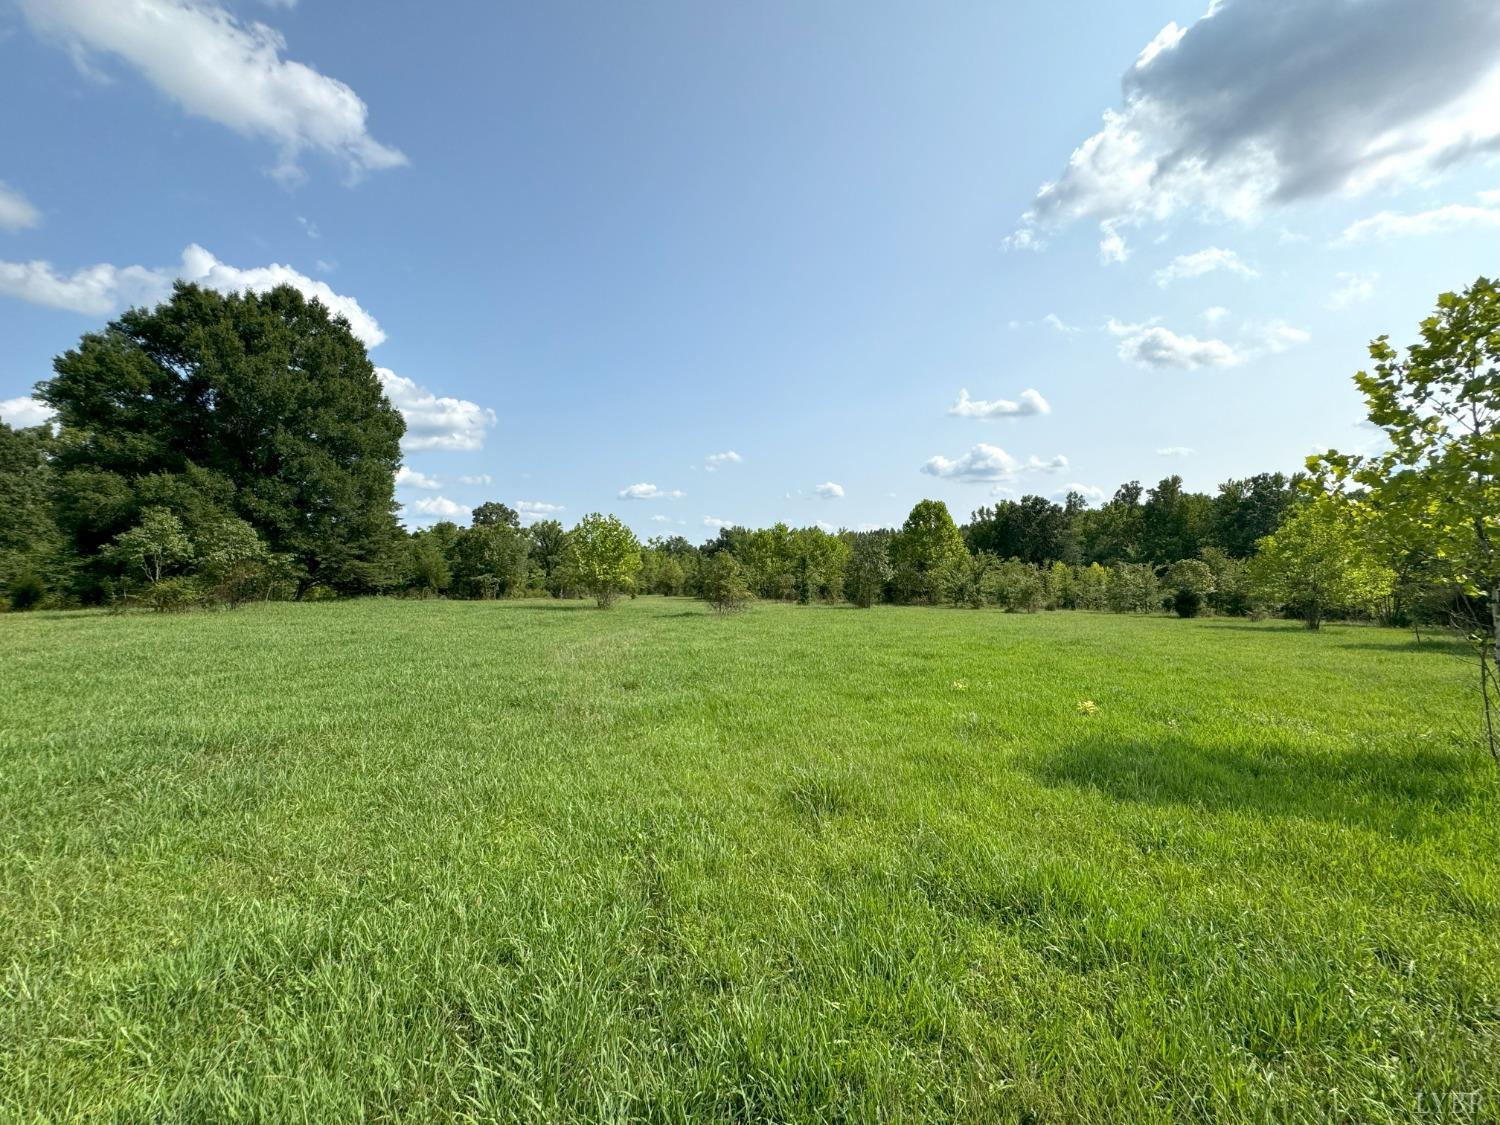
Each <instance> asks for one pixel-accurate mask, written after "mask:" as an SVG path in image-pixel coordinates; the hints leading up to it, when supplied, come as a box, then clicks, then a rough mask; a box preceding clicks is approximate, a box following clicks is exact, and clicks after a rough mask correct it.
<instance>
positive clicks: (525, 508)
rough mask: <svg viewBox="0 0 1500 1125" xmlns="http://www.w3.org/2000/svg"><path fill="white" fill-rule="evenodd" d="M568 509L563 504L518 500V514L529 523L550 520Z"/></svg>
mask: <svg viewBox="0 0 1500 1125" xmlns="http://www.w3.org/2000/svg"><path fill="white" fill-rule="evenodd" d="M566 511H567V508H565V507H563V505H561V504H548V503H547V502H545V501H543V500H517V501H516V512H517V513H518V514H519V515H520V517H521V518H522V519H523V520H525V521H526V522H527V523H535V522H536V521H537V520H542V519H550V518H551V517H553V516H556V515H558V514H559V513H561V512H566Z"/></svg>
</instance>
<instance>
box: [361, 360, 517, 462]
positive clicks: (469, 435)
mask: <svg viewBox="0 0 1500 1125" xmlns="http://www.w3.org/2000/svg"><path fill="white" fill-rule="evenodd" d="M375 374H376V375H377V376H379V378H380V385H381V388H382V389H383V390H384V391H385V397H386V398H388V399H390V400H391V405H392V406H394V407H395V408H396V409H397V410H399V411H401V414H402V416H403V417H404V418H405V419H406V436H405V437H403V438H402V439H401V447H402V448H403V449H405V450H408V451H413V450H419V449H459V450H462V449H480V448H482V447H483V446H484V434H485V431H486V430H487V429H489V428H490V427H491V426H493V425H494V424H495V421H496V419H495V412H494V411H493V410H490V409H487V408H486V407H483V406H480V405H479V404H478V403H475V402H469V401H468V400H466V399H461V398H449V397H446V396H439V395H435V394H433V393H432V392H431V391H429V390H428V389H427V388H426V387H423V386H420V385H418V384H417V383H416V382H414V381H413V380H411V379H408V378H406V377H405V376H402V375H397V374H396V373H395V372H394V371H392V370H391V369H390V368H388V367H377V368H376V369H375Z"/></svg>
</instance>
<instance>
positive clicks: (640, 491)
mask: <svg viewBox="0 0 1500 1125" xmlns="http://www.w3.org/2000/svg"><path fill="white" fill-rule="evenodd" d="M684 495H685V493H682V492H679V491H678V490H676V489H673V490H672V491H670V492H668V491H666V490H664V489H660V488H657V487H656V485H654V484H645V483H642V484H632V485H628V486H626V487H625V488H622V489H620V492H619V497H620V499H621V500H681V499H682V497H683V496H684Z"/></svg>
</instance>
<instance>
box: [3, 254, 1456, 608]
mask: <svg viewBox="0 0 1500 1125" xmlns="http://www.w3.org/2000/svg"><path fill="white" fill-rule="evenodd" d="M53 366H54V374H53V377H52V378H51V379H50V380H48V381H45V382H43V383H40V384H38V387H37V395H38V397H39V398H40V399H41V400H42V401H43V402H45V403H46V404H47V405H48V406H50V407H51V408H52V409H53V411H54V412H55V418H54V421H53V423H52V424H51V425H49V426H41V427H35V428H32V429H25V430H15V429H12V428H10V427H8V426H5V425H3V424H0V599H3V603H4V604H7V605H9V606H10V607H11V608H15V609H24V608H31V607H34V606H38V605H53V606H72V605H97V604H108V605H116V606H119V605H129V604H145V605H150V606H152V607H154V608H157V609H171V608H179V607H185V606H190V605H197V604H204V603H217V604H231V605H232V604H236V603H239V602H242V601H245V600H249V599H272V598H276V599H281V598H302V599H309V598H320V597H340V596H350V595H361V594H397V595H415V596H447V597H460V598H500V597H516V596H523V595H548V596H553V597H570V596H582V595H588V596H591V597H595V598H596V599H597V600H598V601H599V603H600V604H601V605H607V604H609V603H610V602H611V601H612V600H614V598H615V597H616V596H618V595H620V594H630V593H650V594H666V595H684V594H685V595H691V596H698V597H703V598H705V599H707V600H708V601H710V602H711V603H712V604H713V605H714V606H715V607H716V608H721V609H734V608H738V607H739V606H741V605H743V604H744V603H745V602H746V601H747V600H748V599H750V598H752V597H755V598H761V599H774V600H782V601H800V602H832V601H841V600H847V601H849V602H852V603H854V604H855V605H860V606H869V605H873V604H875V603H877V602H893V603H900V604H950V605H960V606H986V605H993V606H1000V607H1003V608H1005V609H1008V610H1014V611H1034V610H1041V609H1052V608H1057V609H1110V610H1116V611H1121V612H1151V611H1156V610H1160V609H1163V608H1170V609H1174V610H1176V612H1178V613H1179V614H1182V615H1184V616H1191V615H1194V614H1196V613H1198V612H1200V611H1202V610H1203V609H1205V608H1207V609H1211V610H1214V611H1217V612H1220V613H1227V614H1243V613H1248V612H1251V611H1252V610H1253V609H1256V608H1263V609H1266V610H1270V611H1284V612H1289V613H1292V614H1294V615H1297V616H1301V617H1303V618H1304V620H1306V621H1307V622H1308V623H1309V624H1310V625H1313V626H1314V627H1315V626H1316V624H1317V622H1318V621H1319V620H1321V619H1322V618H1323V617H1324V616H1327V615H1329V614H1336V613H1344V614H1349V615H1376V616H1380V617H1383V618H1385V619H1388V620H1402V619H1405V618H1407V617H1409V616H1411V614H1412V613H1414V612H1421V607H1422V605H1423V604H1424V602H1423V599H1424V598H1426V597H1428V595H1429V594H1430V592H1431V591H1430V587H1431V582H1430V581H1428V579H1427V577H1426V575H1427V572H1426V571H1423V570H1421V569H1420V568H1419V567H1417V566H1415V565H1408V564H1409V560H1411V559H1416V558H1419V557H1423V556H1422V555H1421V552H1415V553H1414V552H1413V551H1412V550H1410V549H1408V548H1406V547H1401V548H1400V550H1394V551H1393V550H1385V549H1384V548H1382V547H1381V546H1380V542H1381V541H1380V539H1379V537H1378V536H1374V535H1373V534H1372V533H1371V532H1370V530H1369V527H1371V526H1374V525H1372V524H1370V521H1369V520H1367V519H1364V518H1363V517H1362V516H1361V514H1360V510H1359V508H1358V507H1357V506H1351V505H1348V504H1343V503H1334V502H1333V500H1331V499H1330V498H1327V497H1324V498H1323V499H1321V500H1320V499H1318V497H1317V495H1316V493H1317V490H1316V489H1311V488H1306V487H1304V485H1305V484H1306V483H1307V482H1306V481H1305V480H1304V479H1303V478H1301V477H1300V476H1290V477H1289V476H1286V475H1283V474H1281V473H1262V474H1259V475H1257V476H1253V477H1249V478H1247V479H1244V480H1230V481H1226V482H1225V483H1224V484H1222V485H1220V486H1219V488H1218V490H1217V492H1216V493H1215V494H1213V495H1208V494H1205V493H1196V492H1187V491H1184V489H1183V486H1182V479H1181V478H1180V477H1178V476H1170V477H1167V478H1165V479H1163V480H1161V481H1160V482H1158V483H1157V485H1156V486H1155V487H1154V488H1149V489H1147V488H1142V486H1141V485H1140V484H1139V483H1138V482H1136V481H1131V482H1129V483H1127V484H1125V485H1122V486H1121V487H1120V488H1119V489H1118V490H1117V491H1116V492H1115V494H1114V496H1113V497H1112V498H1111V499H1110V500H1109V501H1108V502H1107V503H1105V504H1103V505H1102V506H1100V507H1098V508H1091V507H1089V506H1088V505H1087V503H1086V502H1085V500H1084V498H1083V497H1081V496H1080V495H1078V494H1076V493H1074V494H1070V495H1069V496H1068V497H1067V498H1066V500H1065V501H1064V502H1063V503H1061V504H1058V503H1054V502H1053V501H1051V500H1048V499H1046V498H1044V497H1040V496H1025V497H1022V498H1021V499H1019V500H1013V501H1012V500H1005V501H1001V502H998V503H996V504H994V505H990V506H986V507H981V508H979V509H978V510H977V511H975V512H974V513H973V514H972V516H971V517H970V519H969V522H968V523H966V524H964V525H963V526H962V527H960V526H958V525H956V524H955V522H954V520H953V519H952V517H951V515H950V513H949V511H948V509H947V507H946V506H945V505H943V504H942V503H940V502H938V501H934V500H923V501H921V502H920V503H918V504H917V505H916V506H915V507H914V508H913V509H912V511H911V514H910V515H909V516H908V517H907V519H906V521H905V522H904V523H903V525H902V526H901V527H899V528H889V529H885V530H878V531H858V532H854V531H839V532H829V531H825V530H823V529H821V528H816V527H805V528H791V527H788V526H787V525H785V524H777V525H776V526H774V527H769V528H759V529H750V528H743V527H729V528H724V529H723V530H721V531H720V532H719V533H718V535H717V536H716V537H715V538H713V539H711V540H709V541H707V542H705V543H702V544H697V545H695V544H692V543H689V542H688V541H687V540H685V539H683V538H681V537H671V538H659V539H651V540H650V541H648V542H647V543H646V544H644V545H642V544H640V543H639V542H638V541H637V540H636V537H635V536H634V535H633V534H632V533H631V532H630V531H629V529H628V528H626V527H625V526H624V525H623V524H621V523H620V522H619V521H618V520H616V519H614V518H613V517H606V516H600V515H597V514H596V515H591V516H587V517H585V518H584V519H583V520H582V521H580V523H579V524H578V525H577V526H576V527H574V528H572V529H567V528H565V527H563V525H562V524H561V523H558V522H557V521H554V520H542V521H539V522H535V523H532V524H530V525H529V526H523V525H522V522H521V519H520V517H519V516H518V514H517V513H516V512H515V511H514V510H513V509H511V508H510V507H508V506H507V505H505V504H502V503H498V502H490V503H486V504H481V505H480V506H479V507H478V508H476V509H475V510H474V512H473V519H472V523H471V525H470V526H469V527H460V526H458V525H456V524H453V523H449V522H443V523H439V524H436V525H435V526H433V527H430V528H426V529H424V530H421V531H417V532H415V533H408V532H406V531H405V530H403V529H402V528H401V526H400V524H399V523H398V521H397V518H396V513H397V510H398V509H397V504H396V501H395V493H394V482H395V477H396V472H397V470H398V468H399V466H400V463H401V446H400V443H401V438H402V435H403V433H404V430H405V424H404V421H403V419H402V417H401V415H400V413H399V412H398V411H397V410H396V409H395V408H394V407H393V406H392V405H391V404H390V402H389V401H388V400H387V399H386V397H385V395H384V394H383V392H382V388H381V384H380V381H379V379H378V378H377V376H376V374H375V370H374V367H373V366H372V365H371V363H370V360H369V357H368V356H367V354H366V353H365V349H364V347H363V346H362V345H361V344H360V343H359V341H358V340H357V339H356V338H355V337H354V336H353V334H352V333H351V332H350V330H349V326H348V324H347V322H345V321H344V320H343V319H342V318H340V317H336V316H332V315H331V314H330V313H329V311H328V310H327V309H326V308H325V307H324V306H323V305H322V304H320V303H318V302H317V301H308V300H306V299H305V298H303V297H302V296H301V294H299V293H297V292H296V291H295V290H293V289H291V288H289V287H282V288H279V289H274V290H271V291H270V292H267V293H263V294H254V293H244V294H235V295H224V294H220V293H217V292H213V291H210V290H204V289H200V288H198V287H196V286H192V285H185V284H179V285H178V286H177V287H176V289H175V291H174V293H173V296H172V298H171V300H170V301H168V302H167V303H165V304H163V305H161V306H159V307H157V308H155V309H134V310H131V311H129V312H127V313H125V314H124V315H122V316H121V317H120V318H119V319H118V320H116V321H114V322H113V323H111V324H110V325H109V326H108V327H107V328H105V329H104V330H103V331H101V332H96V333H90V334H88V335H86V336H84V337H83V339H82V340H81V341H80V342H79V345H78V346H77V347H76V348H74V349H72V350H70V351H68V352H66V353H64V354H63V355H61V356H59V357H57V359H56V361H55V362H54V365H53ZM1362 521H1363V522H1362ZM1424 565H1425V564H1424ZM1450 586H1451V583H1450Z"/></svg>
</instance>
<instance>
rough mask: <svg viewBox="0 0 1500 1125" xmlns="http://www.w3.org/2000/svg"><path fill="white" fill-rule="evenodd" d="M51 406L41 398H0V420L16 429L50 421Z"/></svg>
mask: <svg viewBox="0 0 1500 1125" xmlns="http://www.w3.org/2000/svg"><path fill="white" fill-rule="evenodd" d="M51 419H52V408H51V407H50V406H48V405H47V404H46V403H45V402H43V401H42V400H41V399H37V398H30V397H28V396H24V395H23V396H22V397H20V398H7V399H0V422H4V423H5V424H6V425H8V426H12V427H14V428H15V429H18V430H24V429H26V428H27V427H28V426H40V425H41V424H42V423H43V422H48V421H51Z"/></svg>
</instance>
